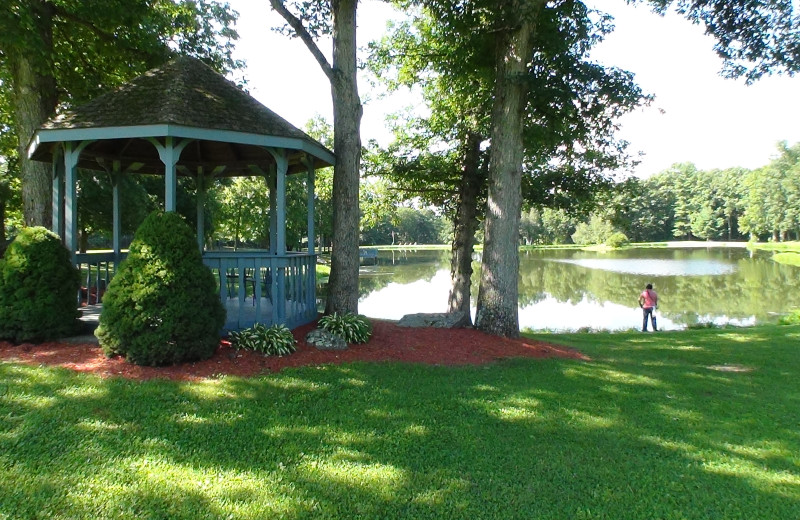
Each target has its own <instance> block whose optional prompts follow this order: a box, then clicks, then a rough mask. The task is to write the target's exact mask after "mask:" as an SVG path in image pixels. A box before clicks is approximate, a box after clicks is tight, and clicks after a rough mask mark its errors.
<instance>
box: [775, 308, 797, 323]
mask: <svg viewBox="0 0 800 520" xmlns="http://www.w3.org/2000/svg"><path fill="white" fill-rule="evenodd" d="M778 325H800V309H794V310H792V312H790V313H789V314H787V315H786V316H781V317H780V319H779V320H778Z"/></svg>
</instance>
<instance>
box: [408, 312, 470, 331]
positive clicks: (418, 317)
mask: <svg viewBox="0 0 800 520" xmlns="http://www.w3.org/2000/svg"><path fill="white" fill-rule="evenodd" d="M468 324H469V321H468V320H467V314H466V313H465V312H464V311H456V312H434V313H428V314H426V313H423V312H421V313H418V314H406V315H405V316H403V317H402V318H400V321H399V322H397V326H398V327H435V328H439V329H459V328H462V327H466V326H467V325H468Z"/></svg>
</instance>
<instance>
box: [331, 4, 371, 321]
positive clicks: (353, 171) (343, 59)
mask: <svg viewBox="0 0 800 520" xmlns="http://www.w3.org/2000/svg"><path fill="white" fill-rule="evenodd" d="M356 6H357V0H334V1H333V2H332V12H333V27H334V31H333V77H332V80H331V91H332V94H333V134H334V138H333V147H334V151H335V152H336V166H335V168H334V174H333V208H334V209H333V212H334V213H333V251H332V253H331V275H330V279H329V281H328V298H327V301H326V305H325V312H326V313H328V314H331V313H334V312H338V313H340V314H341V313H346V312H353V313H357V312H358V231H359V211H358V188H359V168H360V164H361V136H360V132H361V113H362V108H361V100H360V99H359V97H358V84H357V83H356V73H357V68H356Z"/></svg>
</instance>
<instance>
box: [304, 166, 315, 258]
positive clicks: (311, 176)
mask: <svg viewBox="0 0 800 520" xmlns="http://www.w3.org/2000/svg"><path fill="white" fill-rule="evenodd" d="M306 166H307V167H308V181H307V182H306V191H307V194H308V200H307V207H308V254H309V255H313V254H314V183H315V182H316V180H315V176H316V170H315V169H314V157H312V156H311V155H309V154H306Z"/></svg>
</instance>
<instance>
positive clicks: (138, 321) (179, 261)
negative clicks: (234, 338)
mask: <svg viewBox="0 0 800 520" xmlns="http://www.w3.org/2000/svg"><path fill="white" fill-rule="evenodd" d="M224 324H225V308H224V307H223V306H222V303H221V302H220V300H219V294H218V292H217V286H216V282H215V280H214V275H213V274H212V273H211V270H210V269H208V268H207V267H206V266H205V265H203V259H202V256H201V254H200V251H199V250H198V248H197V241H196V240H195V236H194V233H193V232H192V229H191V228H190V227H189V225H188V224H186V222H185V221H184V220H183V217H181V216H180V215H178V214H177V213H174V212H166V213H165V212H161V211H158V212H154V213H151V214H150V215H149V216H148V217H147V218H146V219H145V220H144V222H142V225H141V226H139V229H137V230H136V234H135V235H134V239H133V242H132V243H131V247H130V252H129V254H128V258H126V259H125V260H124V261H123V262H122V263H121V264H120V267H119V271H118V272H117V274H116V276H114V278H113V279H112V280H111V283H110V284H109V285H108V290H107V291H106V293H105V295H104V296H103V310H102V313H101V314H100V325H99V326H98V327H97V330H96V331H95V335H96V336H97V337H98V339H99V340H100V345H101V346H102V347H103V351H104V352H105V353H106V355H107V356H113V355H116V354H119V355H122V356H124V357H125V358H126V359H127V360H128V361H130V362H131V363H135V364H137V365H151V366H159V365H169V364H175V363H181V362H184V361H194V360H200V359H207V358H209V357H211V355H213V354H214V351H215V350H216V348H217V346H218V345H219V339H220V335H219V333H220V330H221V329H222V326H223V325H224Z"/></svg>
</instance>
